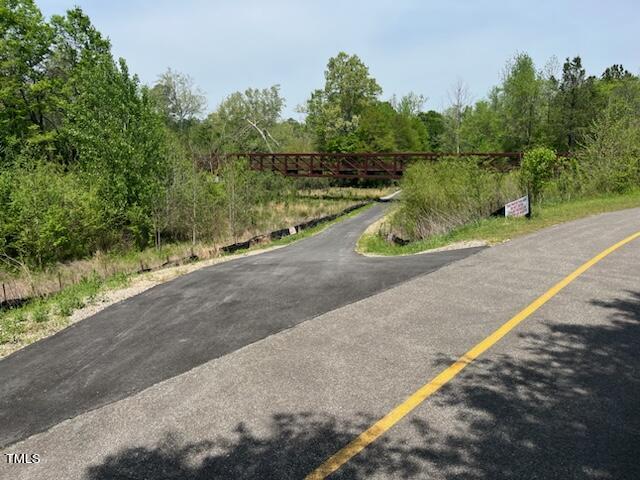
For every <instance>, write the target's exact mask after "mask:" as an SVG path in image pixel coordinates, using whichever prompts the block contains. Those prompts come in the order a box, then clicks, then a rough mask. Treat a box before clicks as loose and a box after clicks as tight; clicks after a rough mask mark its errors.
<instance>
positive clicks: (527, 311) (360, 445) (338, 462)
mask: <svg viewBox="0 0 640 480" xmlns="http://www.w3.org/2000/svg"><path fill="white" fill-rule="evenodd" d="M638 237H640V232H636V233H634V234H633V235H630V236H628V237H627V238H625V239H624V240H621V241H619V242H618V243H616V244H615V245H612V246H611V247H609V248H607V249H606V250H604V251H602V252H600V253H599V254H598V255H596V256H595V257H593V258H592V259H591V260H589V261H588V262H586V263H584V264H582V265H581V266H580V267H578V268H577V269H576V270H575V271H573V272H572V273H570V274H569V275H567V276H566V277H565V278H563V279H562V280H561V281H559V282H558V283H556V284H555V285H554V286H553V287H551V288H550V289H549V290H547V291H546V292H545V293H543V294H542V295H540V296H539V297H538V298H537V299H536V300H534V301H533V302H532V303H531V304H529V305H528V306H527V307H526V308H524V309H523V310H521V311H520V312H518V313H517V314H516V315H515V316H514V317H513V318H511V319H510V320H509V321H507V322H506V323H504V324H502V326H500V328H498V329H497V330H496V331H494V332H493V333H492V334H491V335H489V336H488V337H487V338H485V339H484V340H482V341H481V342H480V343H478V344H477V345H476V346H474V347H473V348H472V349H471V350H469V351H468V352H467V353H465V354H464V355H462V356H461V357H460V358H459V359H458V360H456V361H455V362H454V363H453V364H451V365H450V366H449V367H447V368H446V369H445V370H443V371H442V372H441V373H440V374H439V375H438V376H437V377H435V378H434V379H433V380H431V381H430V382H429V383H426V384H425V385H423V386H422V387H420V388H419V389H418V390H416V391H415V392H414V393H413V394H411V396H409V397H408V398H407V399H406V400H405V401H404V402H402V403H401V404H400V405H398V406H396V407H395V408H394V409H393V410H391V411H390V412H389V413H387V414H386V415H385V416H384V417H382V418H381V419H380V420H378V421H377V422H376V423H374V424H373V425H371V426H370V427H369V428H367V429H366V430H365V431H364V432H362V433H361V434H360V435H358V437H357V438H355V439H354V440H353V441H351V442H350V443H349V444H348V445H347V446H345V447H344V448H342V449H340V450H339V451H338V452H336V453H335V454H334V455H332V456H331V457H330V458H329V459H327V460H326V461H325V462H324V463H323V464H322V465H320V466H319V467H318V468H316V469H315V470H314V471H313V472H311V473H310V474H309V475H307V477H306V478H307V480H319V479H323V478H325V477H327V476H328V475H330V474H331V473H333V472H335V471H336V470H338V469H339V468H340V467H341V466H342V465H344V464H345V463H347V462H348V461H349V460H350V459H351V458H353V457H354V456H356V455H357V454H358V453H360V452H361V451H362V450H364V449H365V448H367V446H368V445H370V444H371V443H373V442H375V441H376V439H377V438H378V437H380V436H381V435H382V434H384V433H385V432H386V431H387V430H389V429H390V428H391V427H393V426H394V425H395V424H396V423H398V422H399V421H400V420H402V418H403V417H404V416H405V415H407V414H408V413H410V412H411V411H412V410H413V409H414V408H416V407H417V406H418V405H420V404H421V403H422V402H424V401H425V400H426V399H427V398H429V397H430V396H431V395H433V394H434V393H435V392H437V391H438V390H439V389H440V387H442V386H443V385H446V384H447V383H448V382H450V381H451V380H452V379H453V378H454V377H455V376H456V375H458V374H459V373H460V372H461V371H462V370H463V369H464V368H465V367H466V366H467V365H469V364H470V363H472V362H473V361H474V360H475V359H477V358H478V357H479V356H480V355H482V354H483V353H484V352H486V351H487V350H488V349H489V348H491V347H492V346H493V345H494V344H496V343H497V342H499V341H500V339H502V337H504V336H505V335H506V334H507V333H509V332H510V331H511V330H513V329H514V328H515V327H517V326H518V325H519V324H520V323H521V322H522V321H524V320H525V319H526V318H527V317H529V316H531V315H532V314H533V313H534V312H535V311H536V310H538V309H539V308H540V307H542V306H543V305H544V304H545V303H547V302H548V301H549V300H551V299H552V298H553V297H554V296H555V295H557V294H558V293H559V292H560V291H561V290H562V289H563V288H564V287H566V286H567V285H569V284H570V283H571V282H573V281H574V280H575V279H576V278H578V277H579V276H580V275H582V274H583V273H584V272H586V271H587V270H589V269H590V268H591V267H593V266H594V265H595V264H596V263H598V262H599V261H600V260H602V259H603V258H605V257H606V256H607V255H609V254H611V253H613V252H615V251H616V250H617V249H619V248H620V247H622V246H623V245H626V244H627V243H629V242H631V241H633V240H635V239H636V238H638Z"/></svg>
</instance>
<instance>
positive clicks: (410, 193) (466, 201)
mask: <svg viewBox="0 0 640 480" xmlns="http://www.w3.org/2000/svg"><path fill="white" fill-rule="evenodd" d="M401 187H402V203H401V206H400V209H399V210H398V212H397V214H396V216H395V217H394V219H393V220H392V226H393V227H394V228H396V229H399V230H400V231H401V233H402V234H404V235H405V236H407V235H408V236H409V237H410V238H411V239H422V238H425V237H428V236H430V235H434V234H439V233H445V232H447V231H449V230H451V229H452V228H454V227H456V226H459V225H462V224H465V223H468V222H470V221H473V220H476V219H479V218H482V217H485V216H487V215H489V214H491V213H492V212H493V211H494V210H496V209H497V208H498V207H499V206H500V205H501V204H502V203H504V201H505V200H509V199H511V198H513V197H514V196H517V195H518V194H519V193H520V190H519V187H518V178H517V172H512V173H510V174H500V173H497V172H493V171H490V170H488V169H485V168H482V167H481V166H480V165H478V163H477V161H475V160H474V159H444V160H442V161H439V162H429V163H426V162H417V163H415V164H413V165H411V166H410V167H409V168H408V169H407V171H406V172H405V175H404V177H403V180H402V183H401Z"/></svg>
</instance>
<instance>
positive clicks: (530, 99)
mask: <svg viewBox="0 0 640 480" xmlns="http://www.w3.org/2000/svg"><path fill="white" fill-rule="evenodd" d="M500 97H501V98H500V101H501V109H502V115H503V123H502V129H503V132H504V143H503V147H504V148H505V149H506V150H523V149H526V148H528V147H529V146H531V145H533V144H534V143H535V141H536V139H537V137H536V136H537V135H539V133H540V129H539V127H540V114H541V103H540V102H541V79H540V77H539V76H538V74H537V72H536V69H535V65H534V63H533V60H532V59H531V57H530V56H529V55H527V54H526V53H520V54H518V55H516V56H515V57H514V58H513V60H511V61H510V62H508V63H507V66H506V68H505V71H504V77H503V81H502V86H501V89H500Z"/></svg>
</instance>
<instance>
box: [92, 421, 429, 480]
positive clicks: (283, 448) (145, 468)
mask: <svg viewBox="0 0 640 480" xmlns="http://www.w3.org/2000/svg"><path fill="white" fill-rule="evenodd" d="M375 420H376V419H375V418H373V417H369V416H362V417H360V418H359V419H357V420H355V421H348V422H341V421H338V420H336V419H335V418H334V417H331V416H328V415H319V414H311V413H300V414H282V415H275V416H273V417H272V419H271V424H270V426H269V433H268V434H266V435H260V434H257V433H253V432H252V431H251V430H250V429H249V428H247V427H246V426H245V425H244V424H240V425H238V426H237V428H236V431H235V432H234V435H233V436H231V437H217V438H215V439H214V440H207V441H201V442H195V443H185V442H182V441H181V440H180V438H179V436H178V435H176V434H174V433H169V434H167V435H166V436H165V438H164V439H163V440H162V441H161V442H160V443H159V444H158V445H156V446H154V447H153V448H147V447H136V448H130V449H125V450H123V451H121V452H119V453H117V454H115V455H112V456H109V457H107V458H106V459H105V461H104V462H103V463H102V464H100V465H96V466H92V467H90V468H89V469H88V470H87V472H86V477H85V478H86V479H87V480H106V479H167V480H168V479H171V480H174V479H198V480H200V479H202V480H204V479H223V478H224V479H236V478H259V479H287V478H303V477H304V476H305V475H306V474H308V473H310V472H311V471H312V470H313V469H314V468H315V467H317V466H318V465H320V464H321V463H322V462H323V461H324V460H325V459H326V458H328V457H329V456H330V455H332V454H333V453H335V448H336V446H339V445H345V444H346V443H348V442H349V441H350V440H352V439H353V438H354V437H355V436H357V435H358V434H359V433H361V432H362V430H364V429H365V428H366V427H368V426H369V425H370V424H371V423H372V422H373V421H375ZM418 467H419V464H418V463H417V462H415V461H413V460H412V458H411V454H410V451H409V450H408V449H407V448H406V447H405V446H404V445H403V442H398V441H392V440H390V439H388V438H383V439H381V440H380V441H378V442H376V443H375V444H374V445H372V446H371V447H370V448H369V449H367V450H365V451H364V452H362V454H360V455H359V456H358V457H357V458H356V459H354V460H353V461H352V462H350V463H349V464H347V465H345V466H344V467H343V468H342V471H343V473H344V474H346V475H348V476H349V478H355V479H361V478H362V479H364V478H368V477H369V476H370V475H371V474H372V473H373V472H380V471H382V472H386V473H387V474H388V476H389V477H393V478H411V477H414V476H415V475H418V473H419V469H418Z"/></svg>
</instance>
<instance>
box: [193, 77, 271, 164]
mask: <svg viewBox="0 0 640 480" xmlns="http://www.w3.org/2000/svg"><path fill="white" fill-rule="evenodd" d="M283 107H284V99H283V98H282V97H281V96H280V86H279V85H273V86H271V87H269V88H263V89H256V88H248V89H247V90H245V91H244V92H235V93H232V94H231V95H229V96H228V97H227V98H225V99H224V100H223V101H222V103H221V104H220V105H219V106H218V109H217V110H216V111H215V112H213V113H211V114H210V115H209V116H208V117H207V119H206V120H205V121H204V122H203V124H202V125H201V128H200V131H199V137H200V142H201V144H203V145H205V146H206V149H207V150H208V152H210V153H213V154H219V153H224V152H227V151H253V150H258V151H260V150H269V151H273V150H274V149H275V148H276V147H278V145H279V142H278V140H277V139H276V138H275V137H274V135H273V134H272V130H273V129H274V128H275V126H276V125H277V123H278V120H279V119H280V113H281V112H282V108H283Z"/></svg>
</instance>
